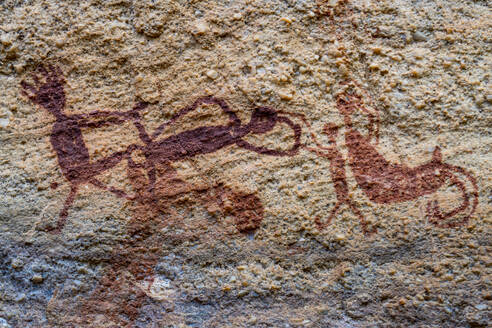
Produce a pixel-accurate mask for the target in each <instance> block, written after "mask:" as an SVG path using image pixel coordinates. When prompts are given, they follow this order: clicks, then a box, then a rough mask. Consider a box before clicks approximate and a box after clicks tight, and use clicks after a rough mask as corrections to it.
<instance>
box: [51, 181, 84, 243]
mask: <svg viewBox="0 0 492 328" xmlns="http://www.w3.org/2000/svg"><path fill="white" fill-rule="evenodd" d="M77 189H78V188H77V186H76V185H72V186H71V189H70V193H69V194H68V196H67V199H65V204H63V208H62V210H61V212H60V216H59V217H58V223H57V225H56V228H55V229H52V230H51V231H50V232H51V233H54V234H58V233H60V232H61V230H62V229H63V227H64V226H65V223H66V222H67V217H68V209H69V208H70V207H71V206H72V204H73V202H74V200H75V196H76V195H77Z"/></svg>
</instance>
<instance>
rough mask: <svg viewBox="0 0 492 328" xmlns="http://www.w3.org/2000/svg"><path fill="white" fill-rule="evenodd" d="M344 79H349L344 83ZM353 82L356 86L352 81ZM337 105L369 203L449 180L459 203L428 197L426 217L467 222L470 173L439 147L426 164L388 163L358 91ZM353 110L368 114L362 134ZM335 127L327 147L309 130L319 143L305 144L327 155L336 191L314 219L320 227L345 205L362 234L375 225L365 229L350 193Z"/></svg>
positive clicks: (412, 195) (474, 194)
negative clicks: (324, 215)
mask: <svg viewBox="0 0 492 328" xmlns="http://www.w3.org/2000/svg"><path fill="white" fill-rule="evenodd" d="M345 84H348V82H347V83H345ZM352 84H355V85H356V83H355V82H354V83H352ZM336 107H337V109H338V111H339V113H340V114H341V115H342V116H343V119H344V125H345V145H346V146H347V148H348V157H349V158H348V164H349V165H350V168H351V170H352V173H353V174H354V177H355V180H356V181H357V184H358V186H359V187H360V188H361V189H362V190H363V191H364V193H365V194H366V196H367V197H368V198H369V199H370V200H371V201H372V202H375V203H378V204H390V203H398V202H405V201H410V200H414V199H417V198H419V197H421V196H424V195H427V194H431V193H434V192H436V191H437V190H438V189H439V188H440V187H442V186H444V185H445V184H446V183H447V182H448V183H450V184H451V185H454V186H456V187H457V188H458V189H459V190H460V191H461V193H462V198H463V201H462V203H461V204H460V205H459V206H458V207H456V208H454V209H452V210H451V211H449V212H443V211H442V210H441V209H440V207H439V204H438V203H437V201H429V202H428V204H427V217H428V220H429V222H431V223H432V224H434V225H435V226H438V227H441V228H451V227H457V226H461V225H464V224H466V223H467V222H468V220H469V218H470V216H471V215H472V214H473V213H474V212H475V210H476V207H477V205H478V187H477V183H476V180H475V178H474V177H473V176H472V175H471V174H470V173H469V172H467V171H465V170H464V169H463V168H461V167H458V166H454V165H450V164H446V163H443V162H442V156H441V152H440V149H439V147H436V148H435V150H434V153H433V156H432V159H431V160H430V161H429V162H428V163H426V164H423V165H420V166H417V167H414V168H411V167H408V166H405V165H401V164H395V163H390V162H388V161H387V160H386V159H385V158H384V157H383V156H382V155H381V154H379V153H378V152H377V150H376V148H375V147H374V146H373V145H372V144H371V139H375V140H376V143H377V140H378V138H379V136H378V134H379V129H378V127H377V124H376V122H377V120H376V118H375V117H374V114H373V113H371V112H370V111H369V110H368V109H367V108H366V107H365V106H364V102H363V100H362V98H361V96H358V95H356V94H355V93H348V92H345V93H344V94H341V95H338V96H337V98H336ZM357 110H360V111H362V112H364V113H365V114H367V115H368V118H369V127H368V133H367V135H365V136H364V135H362V134H361V133H360V132H359V131H358V130H357V129H355V128H354V127H353V124H352V115H353V114H354V113H355V112H356V111H357ZM337 131H338V127H337V126H336V125H333V124H327V125H326V126H325V128H324V133H326V134H327V135H328V136H329V140H330V143H331V145H330V146H329V147H325V146H321V145H320V144H319V142H317V141H316V138H315V136H314V135H313V139H314V140H315V142H316V144H317V148H307V149H308V150H310V151H313V152H315V153H316V154H318V155H320V156H323V157H326V158H328V159H330V161H331V163H330V172H331V175H332V180H333V181H334V185H335V191H336V194H337V203H336V205H335V207H334V208H333V210H332V212H331V215H330V216H329V217H328V219H327V220H326V222H325V223H324V224H323V223H321V221H320V220H319V218H318V219H317V220H316V223H317V224H318V227H320V228H323V227H324V226H326V225H327V224H328V223H330V221H331V220H332V219H333V217H334V216H335V215H336V213H337V212H338V210H339V209H340V206H341V205H343V204H346V205H347V206H349V208H350V209H351V210H352V211H353V212H354V213H355V214H356V215H357V216H358V217H359V219H360V222H361V225H362V227H363V231H364V232H365V233H371V232H374V231H375V230H374V229H373V230H368V229H367V223H366V221H365V220H364V217H363V216H362V214H361V213H360V211H359V210H358V209H357V208H356V207H355V205H354V204H353V203H352V202H351V200H350V198H349V196H348V188H347V182H346V179H345V177H346V174H345V169H344V165H345V163H344V159H343V157H342V154H341V153H340V151H338V150H337V149H336V143H335V136H336V134H337ZM460 175H461V176H462V177H464V178H465V179H467V180H468V181H469V182H470V184H471V186H472V188H473V190H472V191H467V190H466V186H465V182H463V181H462V180H460V178H459V176H460ZM470 198H472V200H470ZM467 210H468V213H464V215H463V217H462V218H461V219H460V220H458V221H452V222H446V220H447V219H449V218H452V217H454V216H456V215H458V214H459V213H463V212H465V211H467Z"/></svg>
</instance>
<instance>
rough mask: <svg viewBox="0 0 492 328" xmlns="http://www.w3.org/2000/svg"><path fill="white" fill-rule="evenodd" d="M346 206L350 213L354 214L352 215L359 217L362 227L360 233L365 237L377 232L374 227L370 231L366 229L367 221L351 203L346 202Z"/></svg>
mask: <svg viewBox="0 0 492 328" xmlns="http://www.w3.org/2000/svg"><path fill="white" fill-rule="evenodd" d="M347 204H348V206H349V207H350V209H351V210H352V212H354V214H355V215H357V216H358V217H359V221H360V225H361V226H362V231H363V232H364V234H365V235H372V234H373V233H375V232H376V231H377V229H376V227H373V228H372V229H371V230H368V229H367V221H366V219H365V218H364V216H363V215H362V213H361V212H360V211H359V209H358V208H357V206H355V204H354V203H352V202H351V201H350V200H347Z"/></svg>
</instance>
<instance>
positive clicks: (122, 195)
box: [89, 179, 130, 199]
mask: <svg viewBox="0 0 492 328" xmlns="http://www.w3.org/2000/svg"><path fill="white" fill-rule="evenodd" d="M89 183H90V184H92V185H93V186H95V187H97V188H99V189H102V190H106V191H109V192H111V193H113V194H115V195H116V196H117V197H119V198H128V199H129V198H130V197H129V196H128V195H127V194H126V193H125V192H124V191H123V190H121V189H117V188H114V187H108V186H106V185H105V184H104V183H102V182H101V181H99V180H97V179H90V180H89Z"/></svg>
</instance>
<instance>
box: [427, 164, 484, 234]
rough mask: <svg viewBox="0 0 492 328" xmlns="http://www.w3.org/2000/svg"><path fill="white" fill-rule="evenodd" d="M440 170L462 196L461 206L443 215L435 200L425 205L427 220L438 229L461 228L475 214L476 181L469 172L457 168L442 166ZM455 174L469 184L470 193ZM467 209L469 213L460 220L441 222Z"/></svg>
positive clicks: (476, 200)
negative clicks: (471, 188) (462, 177)
mask: <svg viewBox="0 0 492 328" xmlns="http://www.w3.org/2000/svg"><path fill="white" fill-rule="evenodd" d="M442 168H443V170H444V172H443V173H442V174H445V175H446V176H447V177H448V178H449V180H450V181H451V182H452V184H453V185H455V186H457V187H458V189H460V191H461V193H462V195H463V202H462V203H461V205H459V206H458V207H456V208H454V209H452V210H451V211H449V212H444V213H443V212H442V210H441V209H440V207H439V204H438V202H437V200H434V201H429V202H428V203H427V217H428V220H429V222H430V223H432V224H434V225H435V226H436V227H440V228H454V227H459V226H463V225H465V224H467V223H468V220H469V219H470V217H471V216H472V215H473V213H475V210H476V208H477V205H478V186H477V181H476V180H475V177H473V176H472V175H471V174H470V173H469V172H467V171H465V170H464V169H463V168H461V167H459V166H454V165H449V164H442ZM457 174H459V175H461V176H464V177H465V178H466V179H467V180H468V181H469V182H470V184H471V185H472V187H473V190H472V191H471V192H470V193H468V192H467V189H466V186H465V182H464V181H462V180H461V179H459V178H458V176H457ZM470 196H471V199H470ZM467 209H469V212H468V213H467V214H465V216H464V217H463V218H462V219H461V220H459V221H454V222H448V223H446V222H443V221H444V220H446V219H449V218H451V217H453V216H455V215H457V214H458V213H462V212H464V211H466V210H467Z"/></svg>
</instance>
